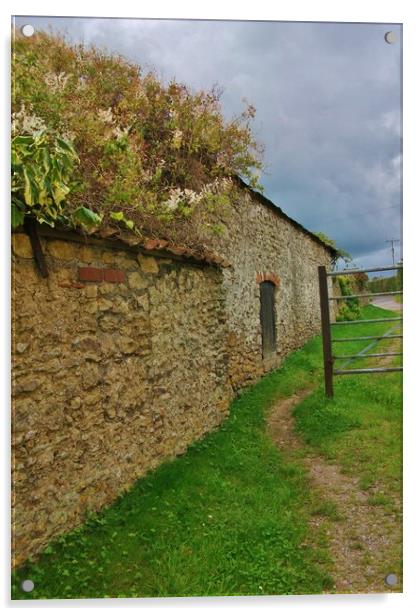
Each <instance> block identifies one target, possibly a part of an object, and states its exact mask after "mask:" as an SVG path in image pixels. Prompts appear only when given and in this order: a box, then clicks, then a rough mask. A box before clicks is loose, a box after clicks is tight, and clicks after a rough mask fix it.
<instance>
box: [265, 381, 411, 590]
mask: <svg viewBox="0 0 420 616" xmlns="http://www.w3.org/2000/svg"><path fill="white" fill-rule="evenodd" d="M310 393H311V391H310V390H309V391H308V390H305V391H301V392H299V393H298V394H296V395H294V396H292V397H290V398H288V399H286V400H283V401H281V402H280V404H278V405H277V406H275V407H274V408H273V409H272V412H271V414H270V416H269V417H268V431H269V434H270V435H271V437H272V438H273V440H274V442H275V443H276V444H277V445H278V446H279V447H280V449H281V450H282V451H283V452H285V453H286V455H288V456H290V458H291V459H292V460H296V461H299V462H300V463H302V464H303V465H304V466H305V467H306V468H307V470H308V474H309V479H310V482H311V484H312V487H313V490H314V492H315V493H316V494H318V495H319V497H320V502H322V501H324V502H325V501H328V502H330V503H331V502H332V503H334V505H335V509H336V513H337V515H334V516H333V517H332V518H331V517H325V516H321V515H314V516H313V517H312V525H313V526H314V527H317V528H319V527H322V529H323V531H324V532H325V533H326V535H327V538H328V541H329V547H330V553H331V557H332V559H333V568H332V571H331V575H332V577H333V579H334V582H335V586H334V591H333V592H336V593H372V592H389V591H396V592H401V587H400V585H399V584H398V585H397V586H394V587H389V586H387V585H386V584H385V581H384V578H385V576H386V575H387V574H388V573H393V571H390V570H389V567H390V566H391V563H392V562H394V560H395V546H396V545H397V546H398V545H400V542H401V536H400V535H401V522H400V520H399V516H398V513H397V511H396V512H395V513H390V512H389V511H386V510H385V509H383V508H382V507H379V506H377V505H376V506H375V505H371V504H369V501H370V499H371V498H372V496H373V495H374V494H375V490H372V489H370V490H369V491H365V490H361V489H360V488H359V487H358V480H357V479H354V478H352V477H349V476H348V475H344V474H343V473H342V472H341V470H340V468H339V467H338V466H337V465H335V464H330V463H329V462H328V461H327V460H325V459H324V458H323V457H322V456H320V455H316V454H314V453H313V452H311V451H310V450H309V449H308V447H307V446H305V445H304V443H302V441H301V440H300V438H299V437H298V435H297V434H296V433H295V432H294V430H293V425H294V421H293V417H292V409H293V408H294V406H295V405H297V404H298V403H299V402H300V401H301V400H303V399H304V398H305V397H306V396H308V395H309V394H310ZM388 562H389V563H390V564H389V565H388V564H387V563H388Z"/></svg>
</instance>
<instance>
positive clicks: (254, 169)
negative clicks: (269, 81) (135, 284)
mask: <svg viewBox="0 0 420 616" xmlns="http://www.w3.org/2000/svg"><path fill="white" fill-rule="evenodd" d="M220 96H221V92H220V90H218V89H217V88H214V89H213V90H211V91H210V92H204V91H199V92H192V91H191V90H189V89H188V88H187V87H186V86H185V85H183V84H180V83H176V82H175V81H172V82H170V83H169V84H168V85H164V84H162V83H160V82H159V81H158V79H157V77H156V76H155V75H154V74H153V73H150V72H149V73H145V74H144V73H142V71H141V68H140V67H138V66H137V65H135V64H132V63H130V62H128V61H127V60H125V59H124V58H122V57H119V56H115V55H110V54H109V53H106V52H105V51H102V50H99V49H97V48H94V47H92V48H85V47H83V46H82V45H70V44H69V43H68V42H66V40H65V39H64V38H60V37H57V36H53V35H51V34H46V33H43V32H39V33H37V34H35V35H34V36H33V37H31V38H25V37H23V36H20V35H17V38H16V40H15V41H14V48H13V138H14V139H13V170H12V173H13V191H14V193H13V195H14V201H13V207H14V210H13V217H12V223H13V224H15V225H16V224H19V223H20V222H21V221H22V217H23V216H24V215H25V214H31V215H33V216H35V217H36V218H37V219H38V220H40V221H42V222H46V223H48V224H50V225H54V224H55V223H56V222H57V221H59V222H60V223H66V224H69V225H71V226H74V225H78V224H79V225H82V226H84V227H86V228H88V227H93V228H94V229H95V228H96V227H97V226H98V225H99V224H102V225H103V226H107V225H111V226H112V225H114V226H115V225H117V226H121V227H122V228H123V229H127V228H128V229H129V230H131V231H133V232H136V233H139V234H140V233H144V232H146V233H147V234H149V235H150V234H151V235H153V234H158V235H160V236H168V237H169V238H170V237H175V238H181V239H182V240H183V242H184V243H186V244H191V243H196V242H197V241H199V239H202V238H203V237H205V236H206V235H207V236H208V235H209V234H208V231H209V230H216V231H218V230H219V231H220V228H221V227H220V224H218V223H219V220H218V219H219V213H220V212H221V211H223V208H226V207H227V206H228V203H229V198H230V197H231V196H232V192H233V191H234V190H235V188H234V187H235V184H234V183H233V182H232V181H231V179H230V178H231V177H233V176H237V175H239V176H241V177H243V178H244V179H246V180H247V181H248V182H249V183H250V184H251V185H252V186H254V187H256V186H258V173H259V171H260V170H261V168H262V162H261V157H262V148H261V147H260V146H259V145H258V144H257V143H256V141H255V140H254V138H253V136H252V133H251V128H250V123H251V120H252V118H253V117H254V115H255V108H254V107H253V106H252V105H247V106H246V108H245V110H244V112H243V113H242V114H241V115H240V116H239V117H237V118H234V119H233V120H231V121H226V120H225V119H224V118H223V115H222V112H221V107H220Z"/></svg>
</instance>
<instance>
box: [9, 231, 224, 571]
mask: <svg viewBox="0 0 420 616" xmlns="http://www.w3.org/2000/svg"><path fill="white" fill-rule="evenodd" d="M42 245H43V250H44V252H45V255H46V260H47V264H48V268H49V272H50V274H49V277H48V278H42V277H41V276H40V274H39V273H38V270H37V268H36V267H35V264H34V260H33V258H32V250H31V247H30V244H29V241H28V238H27V236H26V235H24V234H15V235H14V237H13V289H12V291H13V292H12V298H13V315H14V317H13V349H12V351H13V396H14V401H13V409H12V419H13V428H12V429H13V438H12V445H13V503H14V513H13V556H14V563H15V564H16V565H18V564H20V563H22V562H23V561H24V560H25V559H26V558H27V557H29V556H32V555H34V554H36V553H37V552H39V551H40V549H42V548H43V547H44V546H45V545H46V544H47V543H48V542H49V540H51V539H52V538H53V537H55V536H57V535H59V534H61V533H63V532H64V531H67V530H69V529H71V528H73V527H74V526H76V525H77V524H79V523H80V522H81V521H82V520H83V519H84V516H85V514H86V512H87V511H89V510H98V509H99V508H101V507H103V506H104V505H107V504H109V503H111V502H112V501H113V500H114V499H115V498H116V497H117V495H118V494H119V493H121V492H122V491H123V490H125V489H126V488H129V487H130V486H131V485H132V484H133V482H134V481H135V480H136V479H137V478H138V477H140V476H141V475H143V474H145V473H146V471H148V470H149V469H152V468H154V467H156V466H157V465H158V464H160V463H161V462H162V461H163V460H165V459H168V458H170V457H172V456H175V455H177V454H181V453H182V452H184V451H185V450H186V448H187V446H188V445H189V444H190V443H192V442H193V441H195V440H196V439H198V438H200V437H201V436H202V435H203V434H204V433H206V432H207V431H209V430H212V429H213V428H215V427H216V426H217V425H219V424H220V423H221V422H222V421H223V419H224V418H225V417H226V415H227V412H228V405H229V401H230V399H231V397H232V390H231V387H230V385H229V381H228V370H227V353H226V339H227V335H226V316H225V307H224V293H223V290H222V286H221V277H222V274H221V272H220V271H219V270H218V269H216V268H214V267H211V266H198V265H195V264H193V263H190V262H187V261H183V262H180V261H178V260H173V259H171V258H160V257H159V258H158V257H153V256H145V255H141V254H136V253H134V252H127V251H125V250H112V249H110V248H108V247H106V248H104V247H102V246H101V244H98V245H83V244H77V243H74V242H69V241H62V240H57V239H46V238H42ZM192 383H194V387H192Z"/></svg>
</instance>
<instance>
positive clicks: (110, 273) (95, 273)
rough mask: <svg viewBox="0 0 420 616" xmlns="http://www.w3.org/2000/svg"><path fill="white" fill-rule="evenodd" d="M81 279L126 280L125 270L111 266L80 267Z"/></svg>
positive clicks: (100, 280)
mask: <svg viewBox="0 0 420 616" xmlns="http://www.w3.org/2000/svg"><path fill="white" fill-rule="evenodd" d="M79 280H81V281H82V282H103V281H105V282H124V281H125V272H123V270H118V269H111V268H100V267H79Z"/></svg>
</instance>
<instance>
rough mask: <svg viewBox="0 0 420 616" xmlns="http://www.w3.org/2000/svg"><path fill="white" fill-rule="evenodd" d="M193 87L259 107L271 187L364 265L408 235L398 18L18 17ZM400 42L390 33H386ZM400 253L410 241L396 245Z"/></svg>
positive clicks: (287, 207)
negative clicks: (356, 20)
mask: <svg viewBox="0 0 420 616" xmlns="http://www.w3.org/2000/svg"><path fill="white" fill-rule="evenodd" d="M26 23H31V24H32V25H34V26H35V27H36V28H41V29H48V28H49V27H51V28H53V29H54V30H59V31H61V32H64V33H66V35H67V37H68V39H69V40H72V41H77V42H80V41H82V42H84V43H85V44H91V43H95V44H96V45H99V46H103V47H106V48H107V49H108V50H110V51H112V52H118V53H121V54H123V55H124V56H126V57H127V58H129V59H130V60H133V61H135V62H137V63H138V64H140V65H141V66H142V67H143V68H144V69H146V70H147V69H151V68H153V69H155V70H156V71H157V74H158V76H160V77H161V78H162V80H164V81H169V80H170V79H171V78H175V79H176V80H177V81H181V82H185V83H186V84H188V85H189V86H191V87H193V88H197V89H198V88H205V89H208V88H210V87H212V86H213V85H214V84H216V83H217V84H218V85H219V86H221V88H222V89H223V96H222V105H223V110H224V113H225V115H226V117H227V118H230V117H231V116H232V115H234V114H236V113H238V112H240V111H241V110H242V109H243V99H244V98H245V99H247V101H249V102H250V103H252V104H253V105H255V106H256V108H257V115H256V119H255V122H254V133H255V135H256V136H257V138H258V140H259V141H260V142H262V143H263V144H264V145H265V157H264V161H265V166H266V173H265V174H264V175H263V176H262V184H263V185H264V189H265V190H264V193H265V195H266V196H267V197H269V198H270V199H272V200H273V201H274V202H275V203H276V204H277V205H279V206H280V207H281V208H282V209H283V210H284V211H285V212H286V213H287V214H288V215H289V216H291V217H292V218H295V219H296V220H298V221H299V222H300V223H302V224H303V225H304V226H305V227H307V228H308V229H310V230H311V231H322V232H324V233H326V234H327V235H328V236H329V237H331V238H333V239H334V240H335V241H336V242H337V245H338V246H339V247H342V248H344V249H345V250H347V251H349V252H350V253H351V254H352V255H353V258H354V262H355V263H356V264H357V265H359V266H361V267H371V266H379V265H385V264H389V263H391V262H392V260H391V250H390V244H389V243H386V240H389V239H392V238H396V239H401V226H402V225H401V217H402V212H401V207H402V203H401V201H402V193H401V165H402V160H401V36H402V31H401V27H400V26H399V25H395V24H394V25H389V24H388V25H386V24H385V25H384V24H356V23H354V24H353V23H352V24H344V23H297V22H289V23H287V22H244V21H242V22H240V21H237V22H235V21H189V20H185V21H182V20H141V19H133V20H130V19H97V18H91V19H88V18H54V17H51V18H48V17H42V18H41V17H38V18H35V17H30V18H29V17H19V18H17V19H16V25H17V27H20V26H21V25H23V24H26ZM390 30H392V31H393V32H395V34H396V35H397V42H396V43H395V44H388V43H386V42H385V40H384V35H385V33H386V32H387V31H390ZM395 247H396V253H395V257H396V259H399V258H400V255H401V253H400V250H401V244H396V246H395Z"/></svg>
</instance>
